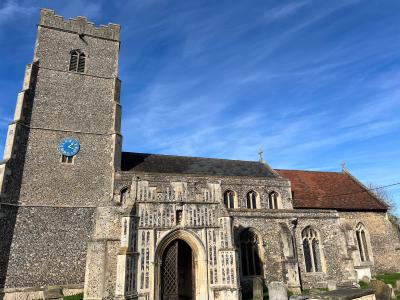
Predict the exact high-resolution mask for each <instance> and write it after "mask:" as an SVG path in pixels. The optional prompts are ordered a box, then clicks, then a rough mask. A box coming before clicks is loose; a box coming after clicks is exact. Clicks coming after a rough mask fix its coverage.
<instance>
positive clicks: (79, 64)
mask: <svg viewBox="0 0 400 300" xmlns="http://www.w3.org/2000/svg"><path fill="white" fill-rule="evenodd" d="M85 63H86V56H85V53H83V52H81V51H80V50H73V51H71V57H70V60H69V70H70V71H74V72H78V73H83V72H85Z"/></svg>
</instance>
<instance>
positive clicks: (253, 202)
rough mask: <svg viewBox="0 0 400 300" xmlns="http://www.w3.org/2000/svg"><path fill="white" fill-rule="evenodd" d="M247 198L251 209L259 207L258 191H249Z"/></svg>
mask: <svg viewBox="0 0 400 300" xmlns="http://www.w3.org/2000/svg"><path fill="white" fill-rule="evenodd" d="M246 200H247V201H246V206H247V208H250V209H256V208H257V193H256V192H255V191H250V192H248V193H247V199H246Z"/></svg>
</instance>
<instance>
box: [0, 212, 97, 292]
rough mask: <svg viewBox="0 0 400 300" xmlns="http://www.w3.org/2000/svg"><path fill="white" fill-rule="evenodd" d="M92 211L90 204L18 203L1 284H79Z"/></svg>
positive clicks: (23, 285) (13, 285)
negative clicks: (5, 271)
mask: <svg viewBox="0 0 400 300" xmlns="http://www.w3.org/2000/svg"><path fill="white" fill-rule="evenodd" d="M3 209H4V208H3V207H2V210H3ZM4 210H7V208H5V209H4ZM11 213H12V211H11V210H9V212H8V214H9V215H11ZM93 213H94V209H92V208H84V209H83V208H50V207H19V208H18V214H17V216H16V219H15V227H14V233H13V239H12V243H11V249H10V250H11V251H10V253H11V255H10V256H9V258H8V259H9V261H8V267H7V277H6V278H5V283H4V287H5V288H12V287H39V286H43V285H65V284H82V283H83V282H84V276H85V262H86V251H87V242H88V240H89V237H90V234H91V233H92V230H93ZM10 217H11V216H10ZM2 225H3V224H2ZM2 228H4V227H3V226H2ZM1 253H3V251H2V252H1Z"/></svg>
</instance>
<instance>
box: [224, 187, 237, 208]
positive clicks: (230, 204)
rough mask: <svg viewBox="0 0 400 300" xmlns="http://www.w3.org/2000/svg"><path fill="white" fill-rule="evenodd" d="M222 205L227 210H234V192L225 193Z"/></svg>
mask: <svg viewBox="0 0 400 300" xmlns="http://www.w3.org/2000/svg"><path fill="white" fill-rule="evenodd" d="M224 204H225V206H226V207H227V208H235V192H234V191H230V190H228V191H226V192H225V193H224Z"/></svg>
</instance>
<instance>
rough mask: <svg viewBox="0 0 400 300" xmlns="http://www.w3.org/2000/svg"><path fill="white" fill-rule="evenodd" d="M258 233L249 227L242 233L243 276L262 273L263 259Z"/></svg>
mask: <svg viewBox="0 0 400 300" xmlns="http://www.w3.org/2000/svg"><path fill="white" fill-rule="evenodd" d="M258 249H259V241H258V237H257V235H256V234H255V233H254V232H252V231H251V230H249V229H246V230H244V231H243V232H242V233H241V234H240V255H241V262H242V264H241V265H242V274H243V276H255V275H261V260H260V255H259V251H258Z"/></svg>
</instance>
